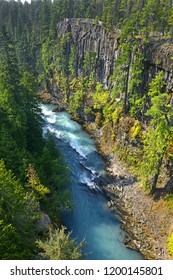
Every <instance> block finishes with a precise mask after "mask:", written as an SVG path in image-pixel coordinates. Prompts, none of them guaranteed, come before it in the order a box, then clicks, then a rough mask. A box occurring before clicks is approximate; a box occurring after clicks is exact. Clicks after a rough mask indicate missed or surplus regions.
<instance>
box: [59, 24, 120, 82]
mask: <svg viewBox="0 0 173 280" xmlns="http://www.w3.org/2000/svg"><path fill="white" fill-rule="evenodd" d="M66 34H70V40H69V41H68V47H67V48H66V49H67V54H66V56H67V57H68V56H69V53H68V52H69V50H70V49H71V46H72V45H73V46H75V48H76V51H77V54H76V55H77V75H78V76H81V74H82V73H83V71H84V69H83V61H84V57H85V54H86V52H87V51H92V52H95V53H96V67H95V76H96V78H97V80H98V81H99V82H101V83H102V84H104V85H105V86H109V85H110V81H109V77H110V76H111V75H112V74H113V71H114V69H115V61H116V59H117V57H118V56H119V49H118V40H119V38H120V30H118V29H116V30H115V31H114V32H113V33H110V32H109V31H107V30H106V29H105V28H104V27H103V26H102V24H101V22H96V21H94V20H92V19H64V21H63V22H60V23H58V25H57V36H58V38H59V37H61V36H65V35H66Z"/></svg>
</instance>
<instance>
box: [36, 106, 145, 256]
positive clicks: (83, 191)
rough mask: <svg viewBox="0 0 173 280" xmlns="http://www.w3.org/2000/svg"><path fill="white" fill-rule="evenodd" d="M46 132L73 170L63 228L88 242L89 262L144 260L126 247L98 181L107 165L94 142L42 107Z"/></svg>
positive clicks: (77, 127) (72, 123) (67, 120)
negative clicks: (72, 204) (55, 141)
mask: <svg viewBox="0 0 173 280" xmlns="http://www.w3.org/2000/svg"><path fill="white" fill-rule="evenodd" d="M41 108H42V113H43V117H44V119H45V126H44V131H43V132H44V133H46V131H47V130H49V131H50V133H51V134H52V135H53V136H54V137H55V138H56V139H57V146H58V148H59V150H60V151H61V153H62V154H63V156H64V159H65V162H66V164H67V165H68V166H69V168H70V170H71V184H70V191H71V193H72V198H73V201H74V207H73V209H72V210H71V211H69V212H67V213H65V214H63V216H62V220H63V224H64V225H65V226H66V227H67V228H68V229H69V230H72V236H73V237H74V238H76V240H77V241H79V242H80V241H82V240H83V239H84V238H85V241H86V246H85V248H84V252H85V253H89V254H87V257H86V259H90V260H91V259H92V260H138V259H142V256H141V255H140V254H139V253H137V252H136V251H133V250H130V249H127V248H126V247H125V246H124V244H123V239H124V235H125V233H124V231H123V230H122V229H121V223H120V220H119V218H118V216H117V215H116V214H115V213H113V212H111V210H110V209H109V208H108V207H107V198H106V197H105V196H104V195H103V193H102V191H101V188H100V187H99V184H98V182H99V180H98V178H100V177H102V178H104V176H105V175H106V173H105V163H104V160H103V158H102V157H101V156H100V155H99V154H98V152H97V149H96V146H95V143H94V141H93V140H92V139H91V137H90V136H89V135H88V134H87V133H86V132H85V131H84V130H83V129H82V127H81V126H80V125H79V124H78V123H77V122H75V121H73V120H71V117H70V115H69V114H68V113H66V112H58V113H53V112H52V108H53V107H52V106H51V105H41Z"/></svg>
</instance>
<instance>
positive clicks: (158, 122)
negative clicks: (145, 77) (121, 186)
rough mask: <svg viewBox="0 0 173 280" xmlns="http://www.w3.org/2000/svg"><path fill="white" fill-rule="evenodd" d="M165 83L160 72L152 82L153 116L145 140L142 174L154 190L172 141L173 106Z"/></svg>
mask: <svg viewBox="0 0 173 280" xmlns="http://www.w3.org/2000/svg"><path fill="white" fill-rule="evenodd" d="M164 85H165V83H164V80H163V73H162V72H160V73H159V74H158V75H157V76H156V78H154V79H153V81H152V82H151V83H150V89H149V92H148V95H149V96H150V97H151V107H150V108H149V109H148V111H147V112H146V115H147V116H150V117H151V120H150V124H149V126H148V129H147V134H146V138H145V140H144V157H143V162H142V164H141V174H142V178H143V183H144V186H145V187H149V189H150V190H152V192H154V190H155V188H156V185H157V181H158V177H159V174H160V170H161V166H162V162H163V159H164V156H165V154H166V147H167V146H168V143H169V141H170V137H171V133H172V126H170V121H169V120H170V117H171V116H172V113H173V112H172V108H171V107H170V105H169V103H168V94H167V93H164V92H162V90H163V87H164Z"/></svg>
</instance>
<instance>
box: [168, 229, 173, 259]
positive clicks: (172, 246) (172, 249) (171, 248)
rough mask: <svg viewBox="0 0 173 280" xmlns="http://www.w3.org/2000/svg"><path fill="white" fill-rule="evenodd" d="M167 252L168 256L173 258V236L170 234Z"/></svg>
mask: <svg viewBox="0 0 173 280" xmlns="http://www.w3.org/2000/svg"><path fill="white" fill-rule="evenodd" d="M167 251H168V253H169V254H170V256H173V234H171V235H170V236H169V237H168V239H167Z"/></svg>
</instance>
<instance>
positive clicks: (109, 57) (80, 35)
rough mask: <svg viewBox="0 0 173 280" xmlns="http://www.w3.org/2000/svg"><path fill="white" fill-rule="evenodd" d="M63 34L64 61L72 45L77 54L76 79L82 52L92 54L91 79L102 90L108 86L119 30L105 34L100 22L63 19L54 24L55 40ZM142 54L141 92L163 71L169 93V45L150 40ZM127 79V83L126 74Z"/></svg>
mask: <svg viewBox="0 0 173 280" xmlns="http://www.w3.org/2000/svg"><path fill="white" fill-rule="evenodd" d="M66 34H70V39H69V40H68V43H67V46H66V57H67V59H69V56H70V50H71V47H72V46H75V48H76V51H77V52H76V55H77V73H76V74H77V76H79V77H80V76H82V74H83V73H84V69H83V63H84V57H85V54H86V52H87V51H91V52H95V53H96V67H95V77H96V79H97V80H98V81H99V82H101V83H102V84H104V86H105V87H110V86H111V81H110V80H109V78H110V76H111V75H112V74H113V72H114V70H115V62H116V60H117V58H118V57H119V55H120V53H121V52H120V49H119V39H120V35H121V32H120V30H119V29H115V30H113V31H112V32H109V31H108V30H106V29H105V28H104V27H103V26H102V23H101V22H97V23H96V21H94V20H92V19H64V21H62V22H59V23H58V25H57V39H59V38H60V37H61V36H65V35H66ZM142 51H143V52H144V55H145V67H144V71H143V83H142V89H141V90H142V91H145V90H147V88H148V83H149V82H151V80H152V78H153V77H155V76H156V74H157V73H158V72H159V71H160V70H163V71H164V73H165V80H166V82H167V88H168V90H169V91H170V92H173V45H172V44H169V42H168V41H166V40H159V39H157V40H156V39H155V40H154V39H153V41H152V42H151V43H150V44H149V45H147V46H143V47H142ZM132 56H133V55H132ZM134 57H135V56H134ZM127 80H130V73H129V79H127Z"/></svg>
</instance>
